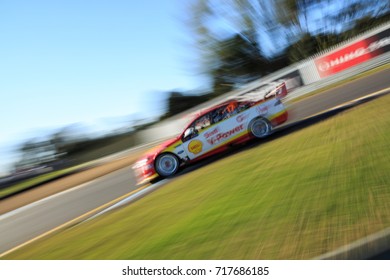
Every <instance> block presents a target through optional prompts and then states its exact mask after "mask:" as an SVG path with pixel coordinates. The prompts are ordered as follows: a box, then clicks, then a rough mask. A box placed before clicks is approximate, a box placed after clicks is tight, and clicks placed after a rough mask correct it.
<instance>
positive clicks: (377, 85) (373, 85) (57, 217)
mask: <svg viewBox="0 0 390 280" xmlns="http://www.w3.org/2000/svg"><path fill="white" fill-rule="evenodd" d="M389 77H390V69H386V70H383V71H381V72H378V73H375V74H373V75H370V76H368V77H364V78H360V79H357V80H354V81H351V82H350V83H348V84H345V85H342V86H338V87H336V88H334V89H331V90H327V91H324V92H322V93H320V94H316V95H313V96H311V97H309V98H307V99H303V100H301V101H299V102H296V103H292V104H288V111H289V121H288V124H291V123H294V122H296V121H299V120H302V119H305V118H308V117H310V116H312V115H314V114H317V113H319V112H322V111H324V110H327V109H329V108H333V107H335V106H338V105H340V104H344V103H346V102H348V101H351V100H354V99H357V98H359V97H362V96H365V95H367V94H370V93H373V92H377V91H380V90H383V89H385V88H388V87H390V79H389ZM289 131H290V130H289V129H287V130H286V133H289ZM282 134H283V133H282ZM276 137H277V136H276ZM271 141H272V139H271ZM206 163H207V162H203V163H200V165H204V164H206ZM195 168H197V167H195ZM192 169H194V167H192V168H189V169H187V170H186V171H185V172H184V173H186V172H190V171H188V170H192ZM136 189H137V187H136V186H135V178H134V176H133V173H132V172H131V168H130V167H126V168H123V169H121V170H118V171H116V172H113V173H111V174H109V175H106V176H103V177H100V178H99V179H96V180H93V181H90V182H88V183H86V184H83V185H80V186H77V187H75V188H73V189H70V190H67V191H64V192H62V193H59V194H56V195H54V196H51V197H48V198H46V199H43V200H40V201H38V202H35V203H33V204H30V205H27V206H24V207H22V208H19V209H17V210H14V211H11V212H9V213H6V214H3V215H1V216H0V236H1V238H0V255H1V254H3V253H4V252H8V251H9V250H11V249H13V248H15V247H17V246H20V245H22V244H25V243H26V242H30V241H33V240H34V239H36V238H37V237H40V236H42V235H43V234H46V233H50V232H52V231H54V230H55V229H57V228H59V227H62V226H63V225H64V224H70V223H73V222H74V221H76V220H78V219H80V220H82V219H83V218H84V217H87V216H88V215H89V214H90V213H93V212H95V210H96V209H97V208H99V209H104V207H107V206H108V205H110V202H112V201H113V200H118V201H119V200H120V198H123V197H126V196H128V195H129V193H134V192H135V191H136Z"/></svg>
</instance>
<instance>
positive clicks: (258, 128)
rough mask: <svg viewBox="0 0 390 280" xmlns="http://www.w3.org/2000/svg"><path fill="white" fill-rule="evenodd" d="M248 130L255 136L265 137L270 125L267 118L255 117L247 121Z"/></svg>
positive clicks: (269, 130)
mask: <svg viewBox="0 0 390 280" xmlns="http://www.w3.org/2000/svg"><path fill="white" fill-rule="evenodd" d="M248 128H249V131H250V133H251V134H252V135H253V136H254V137H256V138H264V137H267V136H268V135H269V134H270V133H271V130H272V126H271V124H270V123H269V121H268V120H267V119H264V118H256V119H254V120H252V121H251V122H250V123H249V127H248Z"/></svg>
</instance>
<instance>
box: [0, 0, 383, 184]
mask: <svg viewBox="0 0 390 280" xmlns="http://www.w3.org/2000/svg"><path fill="white" fill-rule="evenodd" d="M389 12H390V4H389V1H388V0H380V1H366V0H346V1H338V0H259V1H256V0H227V1H226V0H224V1H222V0H192V1H179V0H163V1H151V0H145V1H120V0H114V1H75V0H72V1H39V0H36V1H22V0H20V1H19V0H15V1H6V0H5V1H0V13H1V14H0V38H1V44H0V61H1V63H0V81H1V82H0V93H1V110H0V119H1V122H0V131H1V133H0V135H1V137H0V158H1V161H0V176H1V177H5V176H8V178H9V177H15V176H25V175H26V174H27V175H34V174H37V173H42V172H46V171H48V170H53V169H61V168H64V167H68V166H72V165H76V164H80V163H83V162H87V161H90V160H93V159H96V158H99V157H102V156H105V155H109V154H111V153H114V152H119V151H121V150H124V149H127V148H130V147H131V146H135V145H139V144H142V142H144V141H145V139H138V138H137V131H140V130H142V129H145V128H147V127H148V126H151V125H153V124H155V123H156V122H159V121H161V120H163V119H166V118H169V117H171V116H174V115H176V114H178V113H181V112H183V111H185V110H187V109H189V108H191V107H193V106H196V105H198V104H201V103H203V102H205V101H208V100H211V99H213V98H215V97H218V96H220V95H222V94H224V93H226V92H229V91H231V90H235V89H239V88H241V87H243V86H244V85H246V84H247V83H249V82H251V81H254V80H257V79H259V78H261V77H263V76H265V75H267V74H269V73H273V72H275V71H277V70H279V69H282V68H284V67H286V66H288V65H291V64H293V63H295V62H298V61H302V60H304V59H306V58H309V57H311V56H313V55H315V54H316V53H319V52H321V51H323V50H326V49H328V48H330V47H332V46H335V45H337V44H339V43H341V42H344V41H346V40H348V39H350V38H353V37H355V36H357V35H359V34H361V33H362V32H364V31H367V30H369V29H372V28H374V27H375V26H378V25H381V24H383V23H386V22H388V21H389V19H390V13H389ZM3 180H4V178H3Z"/></svg>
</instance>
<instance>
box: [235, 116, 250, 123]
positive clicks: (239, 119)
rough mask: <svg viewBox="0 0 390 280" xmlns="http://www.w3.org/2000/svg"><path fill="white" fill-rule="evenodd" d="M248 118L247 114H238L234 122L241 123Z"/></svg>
mask: <svg viewBox="0 0 390 280" xmlns="http://www.w3.org/2000/svg"><path fill="white" fill-rule="evenodd" d="M248 117H249V114H240V115H238V116H237V117H236V121H237V122H239V123H241V122H243V121H245V120H246V119H247V118H248Z"/></svg>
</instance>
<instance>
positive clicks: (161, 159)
mask: <svg viewBox="0 0 390 280" xmlns="http://www.w3.org/2000/svg"><path fill="white" fill-rule="evenodd" d="M155 169H156V172H157V174H158V175H160V176H161V177H169V176H172V175H174V174H175V173H176V172H177V170H178V169H179V159H178V158H177V156H175V155H174V154H170V153H164V154H161V155H159V156H158V157H157V158H156V162H155Z"/></svg>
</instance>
